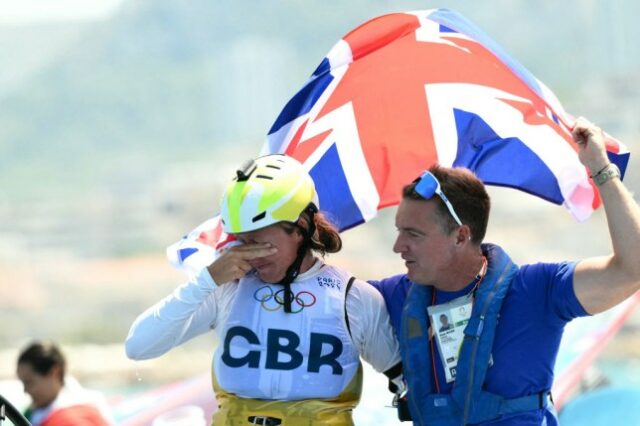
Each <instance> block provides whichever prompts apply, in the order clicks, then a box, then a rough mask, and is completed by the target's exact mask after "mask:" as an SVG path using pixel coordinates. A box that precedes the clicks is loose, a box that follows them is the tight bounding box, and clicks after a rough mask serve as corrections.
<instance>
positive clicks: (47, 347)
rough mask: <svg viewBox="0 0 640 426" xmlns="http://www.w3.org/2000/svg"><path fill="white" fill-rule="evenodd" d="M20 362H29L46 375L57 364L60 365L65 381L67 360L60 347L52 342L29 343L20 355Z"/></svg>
mask: <svg viewBox="0 0 640 426" xmlns="http://www.w3.org/2000/svg"><path fill="white" fill-rule="evenodd" d="M20 364H29V365H30V366H31V368H32V369H33V371H35V372H36V373H38V374H39V375H41V376H46V375H47V374H49V373H50V372H51V370H52V369H53V368H54V367H55V366H59V367H60V373H61V377H60V379H61V380H63V381H64V375H65V372H66V367H67V361H66V359H65V357H64V355H63V354H62V351H61V350H60V348H58V346H57V345H55V344H54V343H52V342H33V343H31V344H29V345H28V346H27V347H26V348H24V349H23V350H22V352H20V355H19V356H18V365H20Z"/></svg>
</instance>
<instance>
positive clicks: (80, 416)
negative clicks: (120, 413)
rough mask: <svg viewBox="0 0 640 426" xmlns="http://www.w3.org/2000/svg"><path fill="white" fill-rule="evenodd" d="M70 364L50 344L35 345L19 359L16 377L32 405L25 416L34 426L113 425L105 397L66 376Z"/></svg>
mask: <svg viewBox="0 0 640 426" xmlns="http://www.w3.org/2000/svg"><path fill="white" fill-rule="evenodd" d="M66 366H67V361H66V359H65V357H64V354H63V353H62V351H61V350H60V348H59V347H58V346H57V345H55V344H54V343H51V342H33V343H31V344H29V345H28V346H27V347H26V348H24V349H23V350H22V351H21V352H20V355H19V356H18V366H17V369H16V370H17V371H16V373H17V375H18V378H19V379H20V381H21V382H22V384H23V386H24V391H25V392H26V393H28V394H29V396H30V397H31V405H29V407H28V408H27V410H26V411H25V413H24V416H25V417H26V418H27V420H29V422H30V423H31V425H33V426H64V425H76V426H107V425H110V424H112V422H111V419H110V415H109V412H108V408H107V404H106V401H105V400H104V398H103V397H102V395H100V394H98V393H96V392H94V391H89V390H86V389H84V388H83V387H82V386H80V384H79V383H78V382H77V381H76V380H75V379H73V378H72V377H70V376H68V375H67V374H66Z"/></svg>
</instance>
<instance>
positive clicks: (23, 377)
mask: <svg viewBox="0 0 640 426" xmlns="http://www.w3.org/2000/svg"><path fill="white" fill-rule="evenodd" d="M17 374H18V378H19V379H20V381H21V382H22V385H23V386H24V391H25V392H26V393H27V394H29V396H30V397H31V400H32V401H33V406H34V407H35V408H42V407H46V406H47V405H49V404H51V403H52V402H53V400H54V399H55V398H56V396H58V393H59V392H60V389H62V377H61V372H60V367H59V366H54V367H53V368H52V369H51V371H49V373H47V374H45V375H42V374H39V373H38V372H37V371H35V370H34V369H33V367H32V366H31V364H29V363H26V362H23V363H20V364H18V370H17Z"/></svg>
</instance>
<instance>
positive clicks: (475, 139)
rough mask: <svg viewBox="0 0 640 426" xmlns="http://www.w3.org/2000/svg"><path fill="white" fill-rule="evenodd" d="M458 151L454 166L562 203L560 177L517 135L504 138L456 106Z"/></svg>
mask: <svg viewBox="0 0 640 426" xmlns="http://www.w3.org/2000/svg"><path fill="white" fill-rule="evenodd" d="M454 117H455V121H456V129H457V131H458V153H457V156H456V160H455V162H454V163H453V166H454V167H466V168H468V169H469V170H472V171H473V172H474V173H475V174H476V175H477V176H478V177H479V178H480V179H481V180H482V181H483V182H484V183H486V184H489V185H498V186H507V187H510V188H516V189H519V190H521V191H525V192H528V193H530V194H534V195H537V196H538V197H540V198H543V199H545V200H547V201H551V202H553V203H556V204H562V203H563V201H564V198H563V196H562V192H561V191H560V187H559V186H558V181H557V180H556V178H555V176H554V175H553V173H552V172H551V170H549V168H548V167H547V166H546V165H545V164H544V162H543V161H542V160H541V159H540V158H539V157H538V156H537V155H536V154H535V153H534V152H533V151H531V150H530V149H529V148H528V147H527V146H526V145H525V144H524V143H522V141H521V140H520V139H518V138H505V139H502V138H500V136H498V135H497V134H496V133H495V132H494V131H493V129H492V128H491V127H490V126H489V125H488V124H487V123H486V122H485V121H484V120H483V119H482V118H480V117H479V116H478V115H476V114H473V113H469V112H466V111H461V110H454Z"/></svg>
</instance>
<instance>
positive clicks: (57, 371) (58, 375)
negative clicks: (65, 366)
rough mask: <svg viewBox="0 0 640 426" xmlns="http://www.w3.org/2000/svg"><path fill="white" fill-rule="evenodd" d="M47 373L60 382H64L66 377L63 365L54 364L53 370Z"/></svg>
mask: <svg viewBox="0 0 640 426" xmlns="http://www.w3.org/2000/svg"><path fill="white" fill-rule="evenodd" d="M47 375H48V376H50V377H53V378H55V379H57V380H59V381H60V382H64V377H62V375H63V372H62V366H61V365H54V366H53V367H51V370H50V371H49V373H48V374H47Z"/></svg>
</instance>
